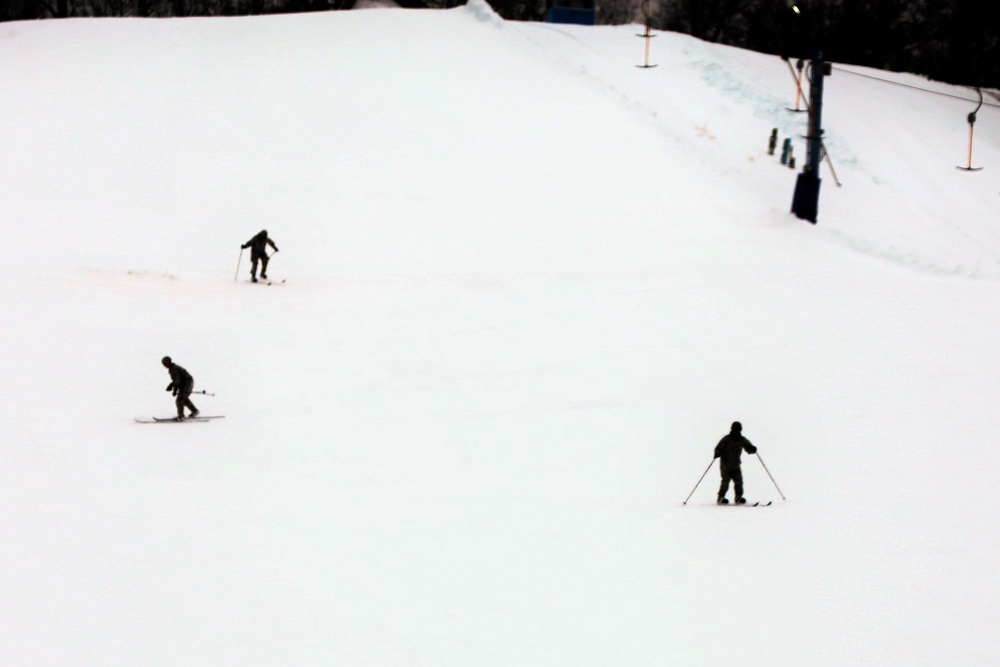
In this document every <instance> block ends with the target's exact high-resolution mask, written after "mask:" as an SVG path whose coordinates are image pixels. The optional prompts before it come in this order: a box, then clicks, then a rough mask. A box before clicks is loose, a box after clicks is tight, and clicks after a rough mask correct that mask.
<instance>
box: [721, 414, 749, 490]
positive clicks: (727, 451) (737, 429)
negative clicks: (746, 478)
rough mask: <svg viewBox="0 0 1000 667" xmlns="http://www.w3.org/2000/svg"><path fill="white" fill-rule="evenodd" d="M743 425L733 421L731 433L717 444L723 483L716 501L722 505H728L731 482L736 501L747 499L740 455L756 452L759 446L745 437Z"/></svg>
mask: <svg viewBox="0 0 1000 667" xmlns="http://www.w3.org/2000/svg"><path fill="white" fill-rule="evenodd" d="M742 432H743V425H742V424H740V423H739V422H733V426H732V428H731V429H730V430H729V433H727V434H726V435H724V436H723V437H722V440H720V441H719V444H717V445H716V446H715V458H717V459H719V473H720V474H721V475H722V484H721V486H719V498H718V500H717V501H716V502H718V503H719V504H720V505H727V504H729V501H728V500H726V493H727V492H728V491H729V482H732V483H733V487H734V491H735V492H736V501H735V502H736V503H737V504H740V505H742V504H743V503H745V502H746V501H747V500H746V498H744V497H743V471H742V470H741V469H740V455H741V454H742V453H743V452H744V450H745V451H746V453H747V454H756V453H757V448H756V447H754V446H753V445H752V444H750V441H749V440H747V439H746V438H744V437H743V433H742Z"/></svg>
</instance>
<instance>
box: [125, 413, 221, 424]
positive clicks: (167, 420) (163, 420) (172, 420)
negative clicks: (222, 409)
mask: <svg viewBox="0 0 1000 667" xmlns="http://www.w3.org/2000/svg"><path fill="white" fill-rule="evenodd" d="M223 417H225V415H205V416H202V415H198V416H197V417H185V418H184V419H180V418H179V417H153V418H152V419H139V418H138V417H136V418H135V423H136V424H186V423H188V422H208V421H212V420H213V419H222V418H223Z"/></svg>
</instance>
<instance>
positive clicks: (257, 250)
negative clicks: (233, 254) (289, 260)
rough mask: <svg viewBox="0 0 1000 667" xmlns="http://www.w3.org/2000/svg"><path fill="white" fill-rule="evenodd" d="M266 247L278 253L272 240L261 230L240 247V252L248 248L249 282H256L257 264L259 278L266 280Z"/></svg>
mask: <svg viewBox="0 0 1000 667" xmlns="http://www.w3.org/2000/svg"><path fill="white" fill-rule="evenodd" d="M267 246H271V247H272V248H274V252H278V246H276V245H275V244H274V240H273V239H272V238H271V237H269V236H268V235H267V230H266V229H262V230H260V231H259V232H257V234H256V235H255V236H254V237H253V238H252V239H250V240H249V241H247V242H246V243H244V244H243V245H241V246H240V248H241V249H242V250H246V249H247V248H250V280H252V281H253V282H257V262H260V277H261V278H263V279H264V280H267V262H268V260H269V259H270V257H269V256H268V254H267Z"/></svg>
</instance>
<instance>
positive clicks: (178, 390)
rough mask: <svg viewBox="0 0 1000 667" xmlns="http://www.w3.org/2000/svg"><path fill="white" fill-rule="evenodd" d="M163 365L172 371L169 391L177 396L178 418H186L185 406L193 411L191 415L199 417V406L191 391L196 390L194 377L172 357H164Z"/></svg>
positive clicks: (168, 386)
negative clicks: (195, 405)
mask: <svg viewBox="0 0 1000 667" xmlns="http://www.w3.org/2000/svg"><path fill="white" fill-rule="evenodd" d="M161 363H162V364H163V366H164V367H165V368H166V369H167V370H168V371H169V372H170V384H168V385H167V391H172V392H173V394H174V396H176V397H177V401H176V403H177V418H178V419H184V408H187V409H189V410H190V411H191V414H190V415H189V416H191V417H197V416H198V408H196V407H194V403H192V402H191V392H192V391H194V378H193V377H191V374H190V373H188V372H187V371H186V370H184V369H183V368H181V367H180V366H178V365H177V364H175V363H174V362H173V361H172V360H171V359H170V357H163V359H162V360H161Z"/></svg>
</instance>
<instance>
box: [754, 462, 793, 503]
mask: <svg viewBox="0 0 1000 667" xmlns="http://www.w3.org/2000/svg"><path fill="white" fill-rule="evenodd" d="M756 456H757V460H758V461H760V464H761V465H762V466H764V472H766V473H767V476H768V477H770V478H771V484H774V488H776V489H778V495H779V496H781V499H782V500H788V499H787V498H785V494H783V493H782V492H781V489H780V488H778V483H777V482H775V481H774V477H773V476H772V475H771V471H770V470H768V469H767V465H765V464H764V459H762V458H760V452H757V454H756Z"/></svg>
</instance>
